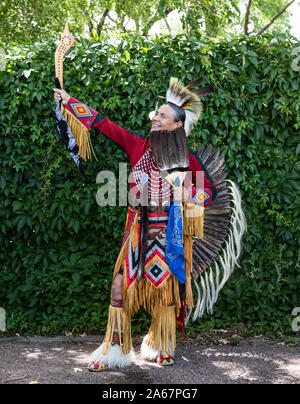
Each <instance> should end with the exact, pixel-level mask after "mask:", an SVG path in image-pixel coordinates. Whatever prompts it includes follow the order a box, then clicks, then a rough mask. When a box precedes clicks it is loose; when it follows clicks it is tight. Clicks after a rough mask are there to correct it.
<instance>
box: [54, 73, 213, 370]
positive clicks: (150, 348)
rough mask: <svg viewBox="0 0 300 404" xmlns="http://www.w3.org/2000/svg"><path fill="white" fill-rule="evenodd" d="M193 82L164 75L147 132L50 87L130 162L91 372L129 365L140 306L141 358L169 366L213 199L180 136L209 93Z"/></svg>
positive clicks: (69, 117)
mask: <svg viewBox="0 0 300 404" xmlns="http://www.w3.org/2000/svg"><path fill="white" fill-rule="evenodd" d="M198 82H199V81H197V82H194V83H191V85H189V86H186V87H185V86H184V85H183V84H182V83H181V82H180V81H179V80H178V79H176V78H171V80H170V84H169V88H168V90H167V93H166V103H165V104H163V105H161V106H160V107H159V108H158V106H157V108H156V110H155V111H153V112H152V113H151V114H150V115H151V119H152V127H151V130H150V134H149V136H144V135H141V134H137V133H135V132H131V131H130V130H127V129H125V128H122V127H121V126H119V125H117V124H116V123H114V122H111V121H110V120H109V119H108V118H106V117H105V116H103V115H101V114H99V113H97V112H96V111H95V110H93V109H92V108H90V107H89V106H88V105H86V104H84V103H83V102H80V101H78V100H77V99H75V98H72V97H70V96H69V95H68V94H67V92H66V91H65V90H60V89H54V97H55V100H56V102H57V103H58V102H62V103H63V105H65V109H66V117H67V121H68V123H69V125H70V126H71V128H72V122H73V120H74V119H76V120H77V121H79V122H80V125H81V126H84V127H85V129H87V130H88V131H89V130H91V129H92V128H93V129H96V130H98V131H100V133H102V134H103V135H104V136H106V137H108V138H109V139H111V140H112V141H113V142H114V143H116V144H117V145H118V146H119V147H121V149H122V150H124V152H125V153H126V154H127V155H128V157H129V159H130V163H131V181H130V194H131V196H130V198H129V199H130V201H131V203H130V206H129V207H128V213H127V220H126V228H125V233H124V236H123V240H122V244H121V250H120V253H119V256H118V258H117V261H116V264H115V269H114V274H113V283H112V289H111V301H110V306H109V316H108V324H107V331H106V335H105V338H104V341H103V343H102V344H101V345H100V346H99V348H97V349H96V350H95V351H94V352H93V353H92V355H91V362H90V364H89V365H88V369H89V370H91V371H94V372H98V371H102V370H105V369H108V368H118V367H120V368H122V367H125V366H127V365H129V364H130V363H131V362H134V360H135V356H134V350H133V347H132V341H131V317H132V315H133V314H134V313H135V312H136V311H137V310H139V308H140V307H144V309H145V310H147V311H149V312H150V313H151V316H152V322H151V325H150V328H149V330H148V333H147V335H146V336H145V338H144V340H143V343H142V347H141V354H142V356H143V357H144V358H145V359H148V360H155V361H156V362H157V363H158V364H161V365H162V366H168V365H173V364H174V363H175V359H174V358H175V346H176V324H177V325H179V326H180V327H181V328H183V327H184V316H185V308H186V307H187V308H192V307H193V296H192V290H191V273H192V243H193V239H192V238H193V236H197V237H202V236H203V217H204V209H205V206H207V204H208V203H209V202H210V201H211V200H213V199H214V198H215V197H216V188H215V187H214V184H213V183H212V180H211V178H210V177H209V175H208V173H207V170H206V168H205V167H204V166H203V164H202V163H201V161H200V159H199V158H198V157H197V155H196V153H194V152H193V150H191V149H188V146H187V140H186V138H187V136H188V135H189V134H190V131H191V129H192V127H193V125H194V124H195V123H196V122H197V120H198V118H199V116H200V114H201V112H202V102H201V101H200V98H201V97H202V96H204V95H207V94H209V93H211V92H212V91H213V89H212V88H211V87H210V86H208V87H203V88H201V89H199V90H196V91H192V88H193V87H194V86H195V84H198ZM79 149H80V148H79Z"/></svg>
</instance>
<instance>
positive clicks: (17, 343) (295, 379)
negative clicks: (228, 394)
mask: <svg viewBox="0 0 300 404" xmlns="http://www.w3.org/2000/svg"><path fill="white" fill-rule="evenodd" d="M99 340H101V338H100V337H99ZM24 341H25V340H24V339H23V340H22V339H17V340H13V339H0V383H2V384H36V383H39V384H98V385H105V384H107V385H111V384H115V383H118V384H131V385H132V384H144V385H145V384H146V385H154V384H170V385H171V384H212V383H217V384H283V383H284V384H299V383H300V345H299V343H298V344H297V345H295V346H289V345H286V344H285V343H284V342H281V341H273V340H268V339H263V338H252V339H242V340H240V341H239V342H238V343H237V344H232V343H230V341H227V340H220V344H219V345H216V344H213V343H208V342H205V343H201V342H200V343H193V342H182V341H178V345H177V349H176V365H175V366H173V367H168V368H164V367H161V366H159V365H157V364H155V363H151V362H146V361H144V360H143V359H142V358H141V356H140V352H139V348H140V344H141V338H135V339H134V347H135V350H136V354H137V363H136V364H135V365H132V366H130V367H129V368H127V369H126V370H118V371H117V370H107V371H105V372H103V373H101V374H100V373H92V372H89V371H88V370H87V369H86V365H87V361H88V355H89V353H91V352H92V351H93V350H94V349H95V348H96V347H97V346H98V345H99V344H98V343H95V342H94V341H95V337H94V339H93V340H92V341H91V340H88V338H87V339H82V340H79V341H74V340H73V341H68V342H66V341H65V340H64V339H63V338H54V339H49V338H48V339H47V338H45V339H43V338H37V339H30V340H29V342H27V343H26V342H24Z"/></svg>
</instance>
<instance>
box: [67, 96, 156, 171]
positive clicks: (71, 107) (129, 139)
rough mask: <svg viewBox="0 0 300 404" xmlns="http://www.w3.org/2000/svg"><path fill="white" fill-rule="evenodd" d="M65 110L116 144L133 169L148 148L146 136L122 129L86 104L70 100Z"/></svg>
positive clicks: (73, 99) (88, 127)
mask: <svg viewBox="0 0 300 404" xmlns="http://www.w3.org/2000/svg"><path fill="white" fill-rule="evenodd" d="M66 109H67V110H68V111H69V112H70V113H71V114H72V115H74V116H75V117H76V118H77V119H78V120H79V121H80V122H81V123H82V124H83V125H84V126H85V127H86V128H87V129H88V130H90V129H91V128H95V129H98V130H99V131H100V132H101V133H102V134H103V135H104V136H106V137H108V138H109V139H110V140H111V141H113V142H114V143H115V144H117V145H118V146H119V147H120V148H121V149H122V150H123V151H124V152H125V153H126V154H127V155H128V156H129V159H130V162H131V167H133V166H134V165H135V164H136V163H137V162H138V160H139V159H140V158H141V157H142V155H143V154H144V153H145V151H146V150H147V149H148V147H149V139H148V137H147V136H144V135H140V134H139V133H137V132H132V131H130V130H128V129H125V128H122V127H121V126H119V125H118V124H116V123H115V122H112V121H110V120H109V119H108V118H106V117H105V116H103V115H101V114H99V113H97V111H95V110H94V109H92V108H91V107H89V106H87V105H86V104H84V103H82V102H80V101H78V100H76V99H75V98H72V97H71V98H70V100H69V102H68V104H67V105H66Z"/></svg>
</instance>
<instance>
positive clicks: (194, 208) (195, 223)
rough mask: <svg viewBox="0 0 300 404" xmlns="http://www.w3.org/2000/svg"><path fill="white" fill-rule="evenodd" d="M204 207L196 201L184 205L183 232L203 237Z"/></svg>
mask: <svg viewBox="0 0 300 404" xmlns="http://www.w3.org/2000/svg"><path fill="white" fill-rule="evenodd" d="M203 227H204V207H203V206H200V205H196V204H194V203H186V204H185V205H184V215H183V234H184V235H189V236H196V237H200V238H203Z"/></svg>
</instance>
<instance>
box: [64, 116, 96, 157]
mask: <svg viewBox="0 0 300 404" xmlns="http://www.w3.org/2000/svg"><path fill="white" fill-rule="evenodd" d="M63 115H64V117H65V119H66V121H67V123H68V125H69V126H70V129H71V131H72V133H73V135H74V138H75V140H76V143H77V146H78V148H79V151H78V154H79V156H80V157H81V158H83V160H85V161H86V160H92V153H93V155H94V157H95V159H96V160H97V157H96V154H95V152H94V149H93V145H92V142H91V138H90V133H89V131H88V129H87V128H86V127H85V126H84V125H83V124H82V123H81V122H80V121H79V120H78V119H77V118H76V117H75V116H74V115H72V114H71V113H70V112H69V111H68V110H67V109H66V108H64V109H63Z"/></svg>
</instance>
